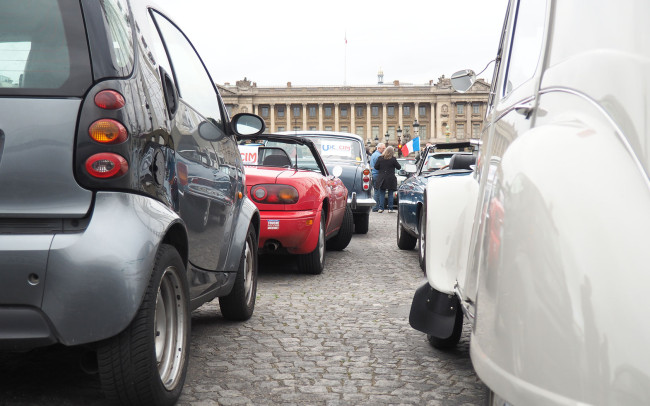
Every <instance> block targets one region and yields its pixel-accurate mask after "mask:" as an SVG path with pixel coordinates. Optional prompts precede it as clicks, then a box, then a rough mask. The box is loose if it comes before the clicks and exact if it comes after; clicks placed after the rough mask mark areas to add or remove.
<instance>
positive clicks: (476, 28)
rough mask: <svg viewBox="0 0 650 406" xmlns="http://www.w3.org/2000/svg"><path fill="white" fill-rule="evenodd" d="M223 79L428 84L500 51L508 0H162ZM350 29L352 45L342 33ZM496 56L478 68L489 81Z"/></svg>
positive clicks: (213, 71)
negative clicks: (381, 80) (380, 76)
mask: <svg viewBox="0 0 650 406" xmlns="http://www.w3.org/2000/svg"><path fill="white" fill-rule="evenodd" d="M158 3H159V4H160V5H161V6H162V9H163V10H165V12H166V13H167V14H168V15H169V16H170V17H171V18H172V19H173V20H174V21H175V22H176V23H177V24H178V25H179V26H180V27H181V29H182V30H183V31H185V33H186V34H187V36H188V37H189V38H190V39H191V40H192V42H193V43H194V45H195V47H196V48H197V49H198V51H199V53H200V54H201V56H202V57H203V58H204V60H205V62H206V64H207V65H208V68H209V69H210V72H211V74H212V76H213V79H214V80H215V81H216V82H217V83H220V84H223V83H224V82H230V83H231V84H234V83H235V81H237V80H241V79H243V78H244V77H246V78H248V79H249V80H251V81H254V82H256V83H257V84H258V86H274V85H281V86H285V85H286V83H287V82H292V84H293V85H294V86H299V85H310V86H311V85H343V84H347V85H352V86H354V85H369V84H375V83H377V72H378V71H379V70H380V69H381V70H382V71H383V72H384V83H392V82H393V81H394V80H399V81H400V82H401V83H412V84H424V83H429V80H434V81H437V80H438V78H439V77H440V76H442V75H446V76H450V75H451V74H452V73H453V72H454V71H456V70H460V69H464V68H471V69H474V71H476V72H477V73H478V72H479V71H480V70H482V69H483V68H484V67H485V66H486V65H487V63H488V62H489V61H490V60H491V59H492V58H494V55H495V54H496V51H497V45H498V41H499V36H500V32H501V26H502V24H503V18H504V13H505V10H506V5H507V0H392V1H386V0H328V1H322V2H315V1H308V0H307V1H305V0H276V1H265V0H248V1H237V0H230V1H222V0H184V1H179V0H158ZM346 38H347V45H346V43H345V40H346ZM491 72H492V65H491V66H490V68H489V69H488V70H486V72H485V73H484V74H482V75H480V76H479V77H482V78H485V79H486V80H488V81H489V80H491Z"/></svg>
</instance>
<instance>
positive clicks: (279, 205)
mask: <svg viewBox="0 0 650 406" xmlns="http://www.w3.org/2000/svg"><path fill="white" fill-rule="evenodd" d="M239 152H240V153H241V157H242V160H243V161H244V165H246V166H245V171H246V192H247V193H248V197H249V198H250V199H251V200H252V201H253V202H254V203H255V205H257V208H258V209H259V211H260V216H261V221H260V238H259V248H260V253H285V254H294V255H298V265H299V267H300V269H301V270H302V271H303V272H306V273H311V274H319V273H321V272H322V271H323V268H324V264H325V248H327V249H329V250H342V249H344V248H345V247H347V246H348V244H349V243H350V240H351V238H352V232H353V231H354V230H353V229H354V220H353V217H352V210H351V209H350V207H348V206H347V196H348V190H347V189H346V187H345V185H344V184H343V181H341V180H340V179H339V178H338V175H340V173H338V174H337V173H336V172H337V169H336V168H334V170H333V172H335V173H334V174H330V173H329V172H328V170H327V167H326V166H325V164H324V163H323V161H322V159H321V157H320V155H319V153H318V150H317V149H316V147H315V146H314V144H313V143H312V142H311V141H310V140H308V139H305V138H300V137H294V136H283V135H271V134H269V135H258V136H255V137H254V138H252V139H242V140H241V142H240V145H239Z"/></svg>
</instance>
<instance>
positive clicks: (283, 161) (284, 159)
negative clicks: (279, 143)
mask: <svg viewBox="0 0 650 406" xmlns="http://www.w3.org/2000/svg"><path fill="white" fill-rule="evenodd" d="M262 165H264V166H291V160H290V159H289V157H288V156H286V155H269V156H267V157H265V158H264V161H263V162H262Z"/></svg>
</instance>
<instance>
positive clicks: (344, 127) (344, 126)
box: [341, 125, 348, 133]
mask: <svg viewBox="0 0 650 406" xmlns="http://www.w3.org/2000/svg"><path fill="white" fill-rule="evenodd" d="M341 132H344V133H346V132H348V126H346V125H342V126H341Z"/></svg>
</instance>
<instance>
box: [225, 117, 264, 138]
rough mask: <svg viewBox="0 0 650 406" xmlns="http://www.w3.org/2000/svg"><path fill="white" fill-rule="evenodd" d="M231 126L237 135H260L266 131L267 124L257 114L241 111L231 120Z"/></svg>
mask: <svg viewBox="0 0 650 406" xmlns="http://www.w3.org/2000/svg"><path fill="white" fill-rule="evenodd" d="M230 128H232V130H233V132H234V133H235V134H237V135H258V134H261V133H263V132H264V129H265V128H266V125H265V124H264V120H263V119H262V117H260V116H258V115H256V114H250V113H239V114H235V116H234V117H233V118H232V120H231V121H230Z"/></svg>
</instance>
